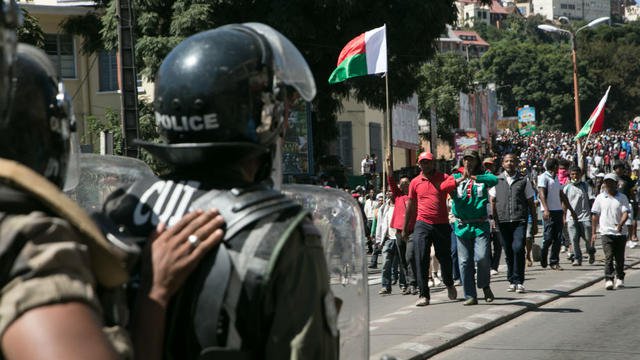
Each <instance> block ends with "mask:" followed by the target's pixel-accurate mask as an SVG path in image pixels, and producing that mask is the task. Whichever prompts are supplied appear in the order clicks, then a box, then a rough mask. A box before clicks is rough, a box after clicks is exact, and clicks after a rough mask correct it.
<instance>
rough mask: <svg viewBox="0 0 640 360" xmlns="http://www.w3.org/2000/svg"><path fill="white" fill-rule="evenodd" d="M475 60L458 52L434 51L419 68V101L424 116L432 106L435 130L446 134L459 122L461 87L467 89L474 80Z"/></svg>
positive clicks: (464, 90) (427, 117)
mask: <svg viewBox="0 0 640 360" xmlns="http://www.w3.org/2000/svg"><path fill="white" fill-rule="evenodd" d="M474 72H475V69H474V63H469V62H467V61H466V59H465V58H464V57H463V56H461V55H458V54H454V53H444V54H437V55H436V56H435V57H434V58H433V59H432V60H431V61H429V62H427V63H425V64H424V65H423V66H422V68H421V69H420V80H421V82H420V87H419V88H418V101H419V104H420V108H421V109H422V111H423V113H422V114H421V115H422V117H423V118H425V119H429V118H430V109H431V108H432V107H435V109H436V114H437V117H438V119H439V120H440V121H439V123H438V134H446V133H448V132H450V131H449V129H451V128H455V127H456V126H457V123H458V119H459V113H460V106H459V103H460V97H459V94H460V91H462V92H469V91H470V87H471V86H472V84H473V80H474Z"/></svg>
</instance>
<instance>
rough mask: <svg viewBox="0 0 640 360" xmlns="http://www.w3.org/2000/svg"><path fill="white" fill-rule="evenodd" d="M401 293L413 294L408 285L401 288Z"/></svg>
mask: <svg viewBox="0 0 640 360" xmlns="http://www.w3.org/2000/svg"><path fill="white" fill-rule="evenodd" d="M400 293H401V294H402V295H411V290H409V288H408V287H403V288H400Z"/></svg>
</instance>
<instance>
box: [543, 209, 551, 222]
mask: <svg viewBox="0 0 640 360" xmlns="http://www.w3.org/2000/svg"><path fill="white" fill-rule="evenodd" d="M550 218H551V213H550V212H549V210H545V211H543V212H542V219H543V220H546V221H548V220H549V219H550Z"/></svg>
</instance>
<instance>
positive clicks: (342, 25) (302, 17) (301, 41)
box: [101, 0, 456, 156]
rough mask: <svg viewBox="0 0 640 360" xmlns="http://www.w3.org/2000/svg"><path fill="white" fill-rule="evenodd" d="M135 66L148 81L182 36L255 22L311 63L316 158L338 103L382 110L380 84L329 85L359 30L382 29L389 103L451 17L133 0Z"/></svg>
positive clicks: (382, 1)
mask: <svg viewBox="0 0 640 360" xmlns="http://www.w3.org/2000/svg"><path fill="white" fill-rule="evenodd" d="M134 4H135V9H136V16H137V21H136V30H137V36H138V39H137V44H136V52H137V65H138V67H139V69H140V71H141V73H142V74H143V75H144V76H145V77H147V78H148V79H150V80H153V77H154V74H155V73H156V71H157V69H158V67H159V65H160V63H161V61H162V59H163V58H164V57H165V55H166V54H167V53H168V52H169V51H170V50H171V49H172V48H173V47H174V46H175V45H176V44H177V43H178V42H179V41H181V40H182V39H183V38H185V37H186V36H189V35H191V34H194V33H196V32H198V31H202V30H205V29H209V28H212V27H217V26H220V25H224V24H228V23H242V22H248V21H257V22H262V23H265V24H269V25H272V26H273V27H274V28H276V29H278V30H279V31H280V32H282V33H283V34H284V35H285V36H287V37H288V38H289V39H291V40H292V41H293V42H294V44H295V45H296V46H297V47H298V49H300V51H301V52H302V53H303V55H304V56H305V58H306V60H307V61H308V63H309V65H310V66H311V69H312V71H313V74H314V76H315V80H316V85H317V87H318V96H317V97H316V99H315V100H314V102H313V108H314V117H313V127H314V132H313V133H314V139H313V140H314V145H315V149H314V154H317V156H319V155H321V154H325V153H327V151H326V150H327V146H328V144H329V142H330V141H331V140H333V139H335V137H336V135H337V129H336V126H335V122H336V114H337V112H338V110H339V109H340V106H341V98H342V97H346V96H354V97H355V98H356V99H357V100H359V101H364V102H366V103H367V104H369V105H370V106H373V107H375V108H378V109H383V108H384V106H385V86H384V79H382V78H379V77H374V76H365V77H361V78H355V79H351V80H348V81H346V82H344V83H342V84H338V85H329V84H328V81H327V80H328V78H329V75H330V73H331V72H332V71H333V69H334V68H335V66H336V61H337V58H338V54H339V53H340V50H341V49H342V47H343V46H344V45H345V44H346V43H347V42H348V41H349V40H351V39H352V38H353V37H355V36H357V35H359V34H361V33H362V32H364V31H367V30H370V29H373V28H375V27H379V26H380V25H382V24H383V23H385V24H386V25H387V44H388V53H389V87H390V100H391V102H392V103H396V102H399V101H403V100H405V99H406V98H408V97H409V96H411V95H412V94H413V93H414V92H415V91H416V89H417V87H418V85H419V80H418V76H416V75H417V74H418V72H419V69H420V66H421V64H422V63H423V62H424V61H426V60H428V59H429V57H430V56H432V55H433V41H434V40H435V39H436V38H437V37H438V36H439V35H440V34H441V33H442V32H443V31H444V29H445V24H447V23H452V22H453V21H454V20H455V14H456V8H455V6H454V3H453V0H432V1H423V0H367V1H365V0H351V1H330V0H269V1H267V0H219V1H215V2H212V1H208V0H175V1H142V0H139V1H135V2H134ZM114 5H115V1H111V2H110V3H109V4H108V8H107V12H106V15H105V16H104V17H103V18H102V20H103V28H102V30H101V33H102V35H103V39H104V42H105V44H106V46H107V48H108V47H110V46H111V47H112V46H114V45H115V44H116V42H115V39H116V38H117V32H116V30H117V27H116V23H115V21H116V20H115V6H114Z"/></svg>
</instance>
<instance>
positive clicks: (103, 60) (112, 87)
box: [98, 50, 118, 91]
mask: <svg viewBox="0 0 640 360" xmlns="http://www.w3.org/2000/svg"><path fill="white" fill-rule="evenodd" d="M98 72H99V85H98V90H99V91H118V64H117V62H116V52H115V50H111V51H108V52H107V51H105V50H102V51H100V53H99V54H98Z"/></svg>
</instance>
